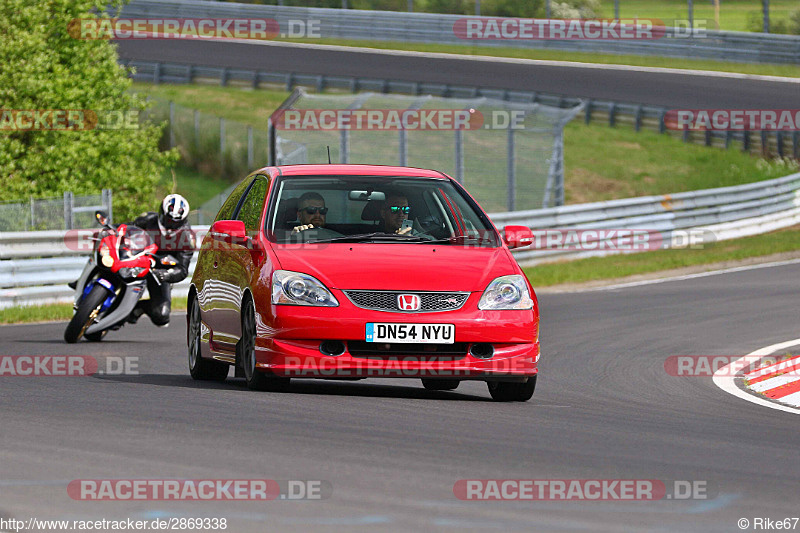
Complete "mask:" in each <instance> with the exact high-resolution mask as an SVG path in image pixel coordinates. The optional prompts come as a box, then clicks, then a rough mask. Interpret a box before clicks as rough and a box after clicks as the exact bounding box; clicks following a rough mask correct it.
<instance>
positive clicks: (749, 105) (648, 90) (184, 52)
mask: <svg viewBox="0 0 800 533" xmlns="http://www.w3.org/2000/svg"><path fill="white" fill-rule="evenodd" d="M117 44H118V45H119V55H120V57H121V58H123V59H129V60H143V61H161V62H166V63H182V64H195V65H206V66H215V67H230V68H241V69H259V70H264V71H267V72H294V73H303V74H327V75H333V76H354V77H362V78H373V79H391V80H399V81H411V82H425V83H440V84H445V83H449V84H452V85H463V86H478V87H486V88H499V89H508V90H515V91H537V92H544V93H548V94H554V95H563V96H574V97H580V98H595V99H600V100H612V101H617V102H626V103H637V104H645V105H654V106H664V107H669V108H688V109H695V108H697V109H794V108H796V107H797V102H798V99H800V84H797V83H786V82H780V81H767V80H760V79H737V78H726V77H713V76H703V75H690V74H678V73H674V72H641V71H631V70H613V69H607V68H602V66H598V68H580V67H574V66H555V65H543V64H536V63H535V62H524V61H523V62H520V61H515V62H501V61H499V60H496V59H486V60H475V59H471V58H469V57H468V56H467V57H465V56H457V55H451V56H448V57H446V58H445V57H424V56H423V55H421V54H414V53H403V52H393V53H386V52H381V51H378V50H375V51H370V52H364V51H356V50H353V49H347V48H344V47H315V46H310V45H302V46H298V45H294V44H287V43H279V42H267V43H261V44H257V43H247V42H223V41H163V40H137V41H133V40H123V41H117Z"/></svg>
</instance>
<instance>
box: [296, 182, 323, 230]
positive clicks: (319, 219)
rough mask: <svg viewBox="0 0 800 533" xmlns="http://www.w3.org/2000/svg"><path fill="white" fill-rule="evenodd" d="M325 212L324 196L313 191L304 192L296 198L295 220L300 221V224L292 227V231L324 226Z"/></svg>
mask: <svg viewBox="0 0 800 533" xmlns="http://www.w3.org/2000/svg"><path fill="white" fill-rule="evenodd" d="M327 213H328V208H327V207H325V198H323V197H322V195H321V194H319V193H316V192H313V191H309V192H307V193H304V194H303V195H302V196H300V198H298V199H297V220H299V221H300V225H299V226H295V227H294V228H292V233H299V232H301V231H305V230H307V229H311V228H324V227H325V215H326V214H327Z"/></svg>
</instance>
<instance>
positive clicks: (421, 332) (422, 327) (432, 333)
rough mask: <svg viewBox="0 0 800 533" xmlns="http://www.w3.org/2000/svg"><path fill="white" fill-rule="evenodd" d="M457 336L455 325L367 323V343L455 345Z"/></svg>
mask: <svg viewBox="0 0 800 533" xmlns="http://www.w3.org/2000/svg"><path fill="white" fill-rule="evenodd" d="M455 336H456V326H455V325H454V324H396V323H394V324H384V323H377V322H368V323H367V342H405V343H422V344H453V342H455V340H454V339H455Z"/></svg>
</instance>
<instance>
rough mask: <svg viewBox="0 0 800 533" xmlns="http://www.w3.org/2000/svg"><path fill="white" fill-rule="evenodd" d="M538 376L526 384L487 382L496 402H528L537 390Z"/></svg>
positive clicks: (529, 379) (530, 378) (532, 377)
mask: <svg viewBox="0 0 800 533" xmlns="http://www.w3.org/2000/svg"><path fill="white" fill-rule="evenodd" d="M537 376H538V374H537V375H536V376H531V377H529V378H528V381H526V382H525V383H512V382H508V381H487V382H486V384H487V385H488V386H489V394H491V395H492V399H493V400H494V401H496V402H527V401H528V400H530V399H531V397H532V396H533V391H534V390H536V378H537Z"/></svg>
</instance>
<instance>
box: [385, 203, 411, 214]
mask: <svg viewBox="0 0 800 533" xmlns="http://www.w3.org/2000/svg"><path fill="white" fill-rule="evenodd" d="M389 211H391V212H392V213H405V214H408V213H410V212H411V208H410V207H408V206H405V207H397V206H396V205H393V206H392V207H390V208H389Z"/></svg>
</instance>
